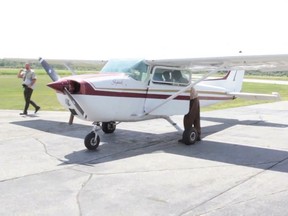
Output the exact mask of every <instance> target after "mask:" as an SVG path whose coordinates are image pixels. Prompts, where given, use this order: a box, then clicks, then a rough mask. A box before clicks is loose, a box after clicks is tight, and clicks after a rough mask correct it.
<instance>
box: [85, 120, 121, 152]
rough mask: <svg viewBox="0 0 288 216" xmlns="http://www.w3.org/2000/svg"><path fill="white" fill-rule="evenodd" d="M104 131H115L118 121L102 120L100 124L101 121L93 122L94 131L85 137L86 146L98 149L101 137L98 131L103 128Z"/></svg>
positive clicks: (90, 148)
mask: <svg viewBox="0 0 288 216" xmlns="http://www.w3.org/2000/svg"><path fill="white" fill-rule="evenodd" d="M101 129H102V131H103V132H104V133H113V132H114V131H115V129H116V123H115V122H102V125H101V126H100V123H99V122H93V129H92V131H91V132H90V133H89V134H87V135H86V137H85V139H84V144H85V147H86V148H87V149H88V150H92V151H93V150H96V149H97V148H98V146H99V144H100V137H99V135H98V133H97V131H99V130H101Z"/></svg>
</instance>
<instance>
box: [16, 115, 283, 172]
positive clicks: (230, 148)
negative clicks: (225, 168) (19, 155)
mask: <svg viewBox="0 0 288 216" xmlns="http://www.w3.org/2000/svg"><path fill="white" fill-rule="evenodd" d="M203 120H205V121H214V122H217V123H220V124H218V125H213V126H207V127H203V129H202V131H203V135H204V140H202V141H201V142H197V143H196V144H194V145H191V146H186V145H184V144H181V143H178V139H180V138H181V134H180V133H179V132H176V131H175V132H169V133H162V134H155V133H153V132H151V133H147V132H138V131H133V130H126V129H116V131H115V132H114V133H113V134H103V133H101V134H100V136H101V143H100V146H99V147H98V149H97V150H96V151H88V150H86V149H85V147H84V146H83V150H80V151H73V152H72V153H69V154H67V155H65V156H64V158H65V160H63V162H62V164H61V165H67V164H81V165H86V166H93V165H95V164H99V163H105V162H109V161H116V160H120V159H124V158H130V157H135V156H137V155H143V154H149V153H155V152H159V151H161V152H165V153H170V154H177V155H182V156H186V157H193V158H198V159H204V160H210V161H217V162H222V163H226V164H233V165H239V166H247V167H253V168H258V169H262V170H266V169H269V170H273V171H279V172H288V166H287V165H286V164H285V163H284V162H287V161H288V151H284V150H276V149H269V148H263V147H256V146H248V145H247V144H246V143H245V141H243V143H241V144H239V143H237V144H236V143H221V142H215V141H211V140H205V136H208V135H211V134H213V133H216V132H219V131H222V130H225V129H227V128H229V127H232V126H235V125H239V124H240V125H253V126H259V127H277V128H287V127H288V125H285V124H274V123H269V122H263V121H256V120H245V121H239V120H237V119H221V118H210V117H204V118H203ZM12 124H15V125H20V126H23V127H29V128H33V129H37V130H41V131H44V132H48V133H53V134H59V135H63V136H69V137H71V136H73V137H76V138H83V137H84V136H85V135H86V133H88V132H89V131H90V130H91V126H87V125H81V124H73V125H68V124H67V123H64V122H56V121H48V120H31V121H19V122H12ZM76 132H77V133H76Z"/></svg>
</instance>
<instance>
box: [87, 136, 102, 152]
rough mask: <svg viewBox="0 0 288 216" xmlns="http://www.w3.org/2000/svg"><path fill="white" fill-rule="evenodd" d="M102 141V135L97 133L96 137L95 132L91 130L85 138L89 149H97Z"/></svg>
mask: <svg viewBox="0 0 288 216" xmlns="http://www.w3.org/2000/svg"><path fill="white" fill-rule="evenodd" d="M99 143H100V137H99V136H98V135H97V137H96V139H95V133H94V132H91V133H89V134H87V136H86V137H85V139H84V144H85V146H86V148H87V149H89V150H96V149H97V147H98V146H99Z"/></svg>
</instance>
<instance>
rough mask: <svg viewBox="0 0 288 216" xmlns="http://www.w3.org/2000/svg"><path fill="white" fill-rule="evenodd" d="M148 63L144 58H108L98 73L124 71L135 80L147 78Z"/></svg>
mask: <svg viewBox="0 0 288 216" xmlns="http://www.w3.org/2000/svg"><path fill="white" fill-rule="evenodd" d="M147 71H148V65H147V64H146V63H145V62H144V60H109V61H108V62H107V63H106V65H105V66H104V67H103V68H102V70H101V71H100V73H117V72H119V73H125V74H127V75H129V76H130V77H132V78H133V79H135V80H139V81H144V80H146V78H147Z"/></svg>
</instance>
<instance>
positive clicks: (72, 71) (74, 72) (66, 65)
mask: <svg viewBox="0 0 288 216" xmlns="http://www.w3.org/2000/svg"><path fill="white" fill-rule="evenodd" d="M64 66H65V67H66V68H67V69H68V70H69V71H70V72H71V73H72V74H73V75H76V74H77V73H76V71H75V70H74V69H73V68H71V67H69V65H68V64H66V63H64Z"/></svg>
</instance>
